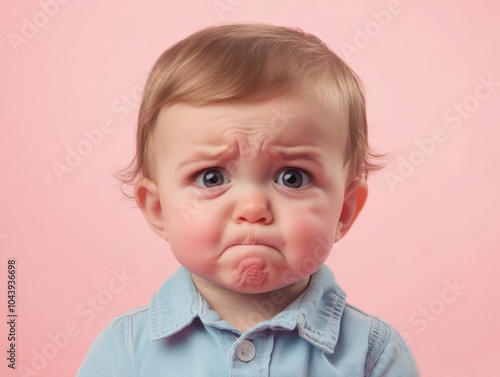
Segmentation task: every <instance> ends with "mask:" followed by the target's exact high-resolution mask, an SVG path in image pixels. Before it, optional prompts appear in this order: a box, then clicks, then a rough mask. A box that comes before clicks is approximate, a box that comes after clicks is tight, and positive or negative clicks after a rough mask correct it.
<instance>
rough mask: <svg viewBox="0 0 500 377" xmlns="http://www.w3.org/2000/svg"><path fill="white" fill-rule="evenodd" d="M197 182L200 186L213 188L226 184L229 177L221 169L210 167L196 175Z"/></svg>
mask: <svg viewBox="0 0 500 377" xmlns="http://www.w3.org/2000/svg"><path fill="white" fill-rule="evenodd" d="M195 183H196V184H197V185H198V186H200V187H204V188H211V187H217V186H221V185H226V184H228V183H229V179H228V178H227V177H226V176H225V175H224V173H222V172H221V171H220V170H219V169H208V170H204V171H202V172H201V173H200V174H198V175H197V176H196V177H195Z"/></svg>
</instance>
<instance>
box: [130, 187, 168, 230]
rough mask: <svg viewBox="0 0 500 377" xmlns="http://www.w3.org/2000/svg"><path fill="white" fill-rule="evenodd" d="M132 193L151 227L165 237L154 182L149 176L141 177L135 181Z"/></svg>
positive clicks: (162, 218)
mask: <svg viewBox="0 0 500 377" xmlns="http://www.w3.org/2000/svg"><path fill="white" fill-rule="evenodd" d="M134 193H135V201H136V203H137V205H138V206H139V208H140V209H141V211H142V214H143V215H144V217H145V218H146V221H147V222H148V224H149V226H150V227H151V229H153V230H154V231H155V232H156V233H157V234H158V235H159V236H160V237H161V238H164V239H167V238H168V234H167V229H166V226H165V219H164V217H163V211H162V209H161V202H160V196H159V194H158V187H157V186H156V183H154V182H153V181H152V180H150V179H149V178H142V179H141V180H140V181H138V182H137V183H136V185H135V189H134Z"/></svg>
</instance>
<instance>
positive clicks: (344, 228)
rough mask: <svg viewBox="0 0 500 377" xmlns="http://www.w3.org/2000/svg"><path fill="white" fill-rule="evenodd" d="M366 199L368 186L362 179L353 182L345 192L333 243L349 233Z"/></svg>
mask: <svg viewBox="0 0 500 377" xmlns="http://www.w3.org/2000/svg"><path fill="white" fill-rule="evenodd" d="M367 197H368V185H367V184H366V181H365V180H364V179H358V180H355V181H353V182H352V183H351V184H350V185H349V187H347V189H346V190H345V194H344V204H343V206H342V212H341V213H340V218H339V224H338V225H337V231H336V232H335V242H337V241H339V240H340V239H341V238H342V237H344V236H345V234H346V233H347V232H348V231H349V229H350V228H351V226H352V225H353V224H354V221H356V218H357V217H358V215H359V213H360V212H361V210H362V209H363V207H364V205H365V203H366V199H367Z"/></svg>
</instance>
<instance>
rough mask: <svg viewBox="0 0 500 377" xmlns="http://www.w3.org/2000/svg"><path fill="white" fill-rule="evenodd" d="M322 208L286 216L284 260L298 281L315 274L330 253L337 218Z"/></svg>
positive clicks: (331, 209)
mask: <svg viewBox="0 0 500 377" xmlns="http://www.w3.org/2000/svg"><path fill="white" fill-rule="evenodd" d="M325 208H326V207H324V208H323V209H321V208H316V210H314V209H310V210H308V211H303V210H302V211H301V210H299V211H297V212H296V213H290V215H289V216H287V218H288V221H287V225H286V226H285V229H287V231H286V233H287V234H286V236H287V245H288V246H287V255H286V259H287V262H288V264H289V267H290V270H292V271H293V272H294V274H295V275H296V276H298V277H300V278H303V277H305V276H308V275H310V274H312V273H314V272H316V271H317V269H318V268H319V267H320V266H321V265H322V264H323V263H324V262H325V260H326V259H327V258H328V256H329V254H330V252H331V249H332V246H333V240H334V234H335V231H336V225H337V224H336V222H337V218H336V216H335V211H334V209H333V208H330V211H325Z"/></svg>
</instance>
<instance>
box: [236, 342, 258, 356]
mask: <svg viewBox="0 0 500 377" xmlns="http://www.w3.org/2000/svg"><path fill="white" fill-rule="evenodd" d="M236 356H237V357H238V359H240V360H241V361H250V360H252V359H253V358H254V357H255V346H254V345H253V343H252V342H251V341H249V340H246V339H245V340H244V341H242V342H241V343H240V344H238V345H237V346H236Z"/></svg>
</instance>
